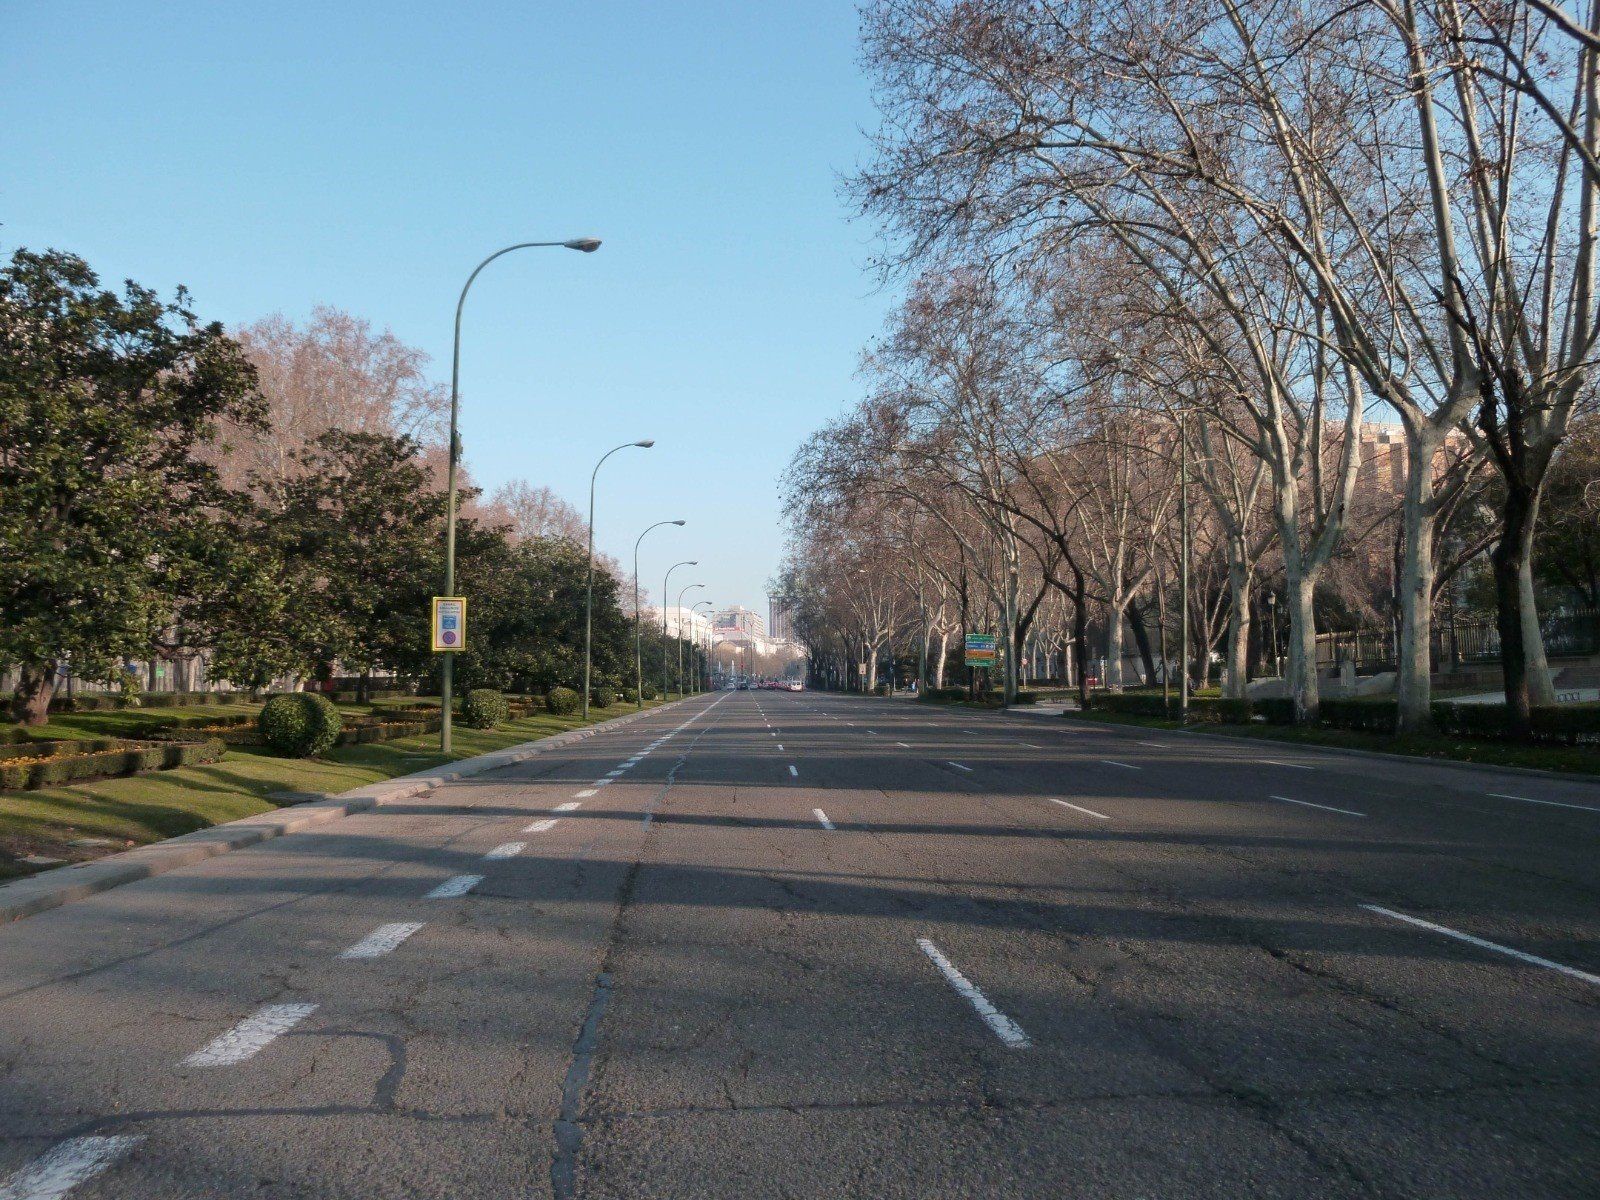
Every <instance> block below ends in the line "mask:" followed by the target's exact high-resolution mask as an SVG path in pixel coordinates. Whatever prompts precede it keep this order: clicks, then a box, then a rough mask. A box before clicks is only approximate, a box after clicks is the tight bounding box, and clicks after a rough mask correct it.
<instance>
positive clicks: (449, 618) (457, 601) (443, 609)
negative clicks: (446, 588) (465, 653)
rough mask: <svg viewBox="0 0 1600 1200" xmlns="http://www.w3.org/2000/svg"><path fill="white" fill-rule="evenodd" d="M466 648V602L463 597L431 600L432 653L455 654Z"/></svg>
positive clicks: (440, 597) (436, 597) (437, 597)
mask: <svg viewBox="0 0 1600 1200" xmlns="http://www.w3.org/2000/svg"><path fill="white" fill-rule="evenodd" d="M466 648H467V601H466V597H464V596H435V597H434V598H433V652H434V653H435V654H456V653H459V652H460V651H462V650H465V649H466Z"/></svg>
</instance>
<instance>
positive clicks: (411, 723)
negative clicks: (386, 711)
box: [335, 714, 442, 746]
mask: <svg viewBox="0 0 1600 1200" xmlns="http://www.w3.org/2000/svg"><path fill="white" fill-rule="evenodd" d="M441 723H442V722H441V721H440V720H439V717H438V716H437V714H436V715H434V716H432V717H429V718H427V719H425V720H421V721H417V720H405V721H357V722H351V723H350V724H347V725H346V726H345V727H344V728H343V729H341V730H340V731H339V740H338V741H337V742H336V743H335V744H336V745H340V746H364V745H367V744H368V743H369V742H392V741H394V740H395V739H396V738H404V737H420V736H421V735H423V734H425V733H438V732H439V726H440V725H441Z"/></svg>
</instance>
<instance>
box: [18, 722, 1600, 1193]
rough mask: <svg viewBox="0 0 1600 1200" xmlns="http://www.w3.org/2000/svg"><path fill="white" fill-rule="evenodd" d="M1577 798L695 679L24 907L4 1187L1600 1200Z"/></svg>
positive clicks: (1339, 760)
mask: <svg viewBox="0 0 1600 1200" xmlns="http://www.w3.org/2000/svg"><path fill="white" fill-rule="evenodd" d="M1597 899H1600V787H1593V786H1589V785H1584V784H1577V783H1563V782H1556V781H1551V780H1546V779H1540V778H1533V777H1529V776H1518V775H1512V774H1497V773H1489V772H1482V771H1467V770H1460V769H1455V768H1450V767H1444V766H1435V765H1431V764H1421V763H1419V764H1414V765H1413V764H1405V763H1395V762H1387V761H1381V760H1375V759H1366V758H1359V757H1351V756H1343V755H1333V754H1321V753H1317V752H1313V751H1307V750H1302V749H1298V748H1291V747H1280V746H1276V745H1272V744H1268V743H1246V742H1233V741H1226V740H1222V739H1213V738H1203V737H1195V736H1185V735H1181V734H1165V733H1152V732H1150V731H1145V730H1128V729H1117V728H1106V727H1100V726H1093V725H1087V724H1079V723H1074V722H1071V721H1068V720H1063V719H1060V718H1047V717H1040V716H1033V715H1020V714H1016V715H1002V714H987V713H972V712H964V711H960V712H950V711H943V710H937V709H933V710H930V709H929V708H926V707H923V706H918V705H914V704H910V703H906V702H903V701H897V700H873V699H861V698H845V697H837V696H826V695H819V694H813V693H805V694H789V693H778V692H755V693H735V694H726V695H723V696H720V697H718V696H709V697H703V698H700V699H697V700H692V701H690V702H687V703H685V704H681V705H677V706H674V707H672V708H669V709H664V710H661V711H658V712H655V713H652V714H650V715H649V716H648V717H647V718H645V719H643V720H641V721H638V722H636V723H632V724H628V725H624V726H621V727H619V728H616V729H614V730H611V731H609V732H605V733H602V734H600V735H598V736H596V737H594V738H591V739H589V740H588V741H585V742H581V743H576V744H574V745H573V746H571V747H568V748H564V749H562V750H560V751H557V752H553V753H551V754H549V755H546V756H542V757H539V758H535V759H532V760H530V761H528V762H525V763H522V764H520V765H518V766H515V767H512V768H508V769H505V770H502V771H499V772H496V773H493V774H490V775H485V776H480V777H478V778H475V779H472V780H468V781H463V782H459V783H455V784H451V785H447V786H443V787H440V788H438V789H436V790H434V791H432V792H430V793H429V794H427V795H425V796H421V797H417V798H415V799H413V800H410V801H405V802H401V803H396V804H394V805H391V806H387V807H384V808H382V809H380V810H377V811H374V812H371V813H367V814H363V815H359V816H353V817H349V818H346V819H344V820H341V821H338V822H335V823H331V824H328V825H325V826H322V827H320V828H318V829H317V830H316V831H315V832H309V833H303V834H297V835H294V836H291V837H286V838H282V839H279V840H277V841H273V842H269V843H265V844H263V845H260V846H257V847H254V848H251V849H247V850H242V851H238V852H235V853H232V854H227V855H224V856H221V857H219V858H216V859H213V860H210V861H208V862H206V863H204V864H202V865H199V866H195V867H191V868H186V869H183V870H179V871H175V872H172V873H170V874H167V875H163V876H160V877H158V878H154V879H150V880H146V881H144V882H141V883H136V884H131V885H128V886H125V887H121V888H118V889H115V890H113V891H110V892H107V893H104V894H102V895H100V896H97V897H94V898H91V899H88V900H84V901H81V902H78V903H73V904H69V905H66V906H64V907H62V908H59V909H55V910H53V911H50V912H46V913H43V914H40V915H38V916H35V917H32V918H30V919H27V920H24V921H20V922H17V923H15V924H13V925H10V926H6V927H3V928H0V1200H40V1198H45V1197H51V1198H54V1197H63V1196H69V1195H70V1196H71V1197H72V1198H73V1200H93V1198H100V1197H118V1198H128V1200H135V1198H138V1200H142V1198H146V1197H148V1198H150V1200H155V1198H157V1197H160V1198H165V1200H172V1198H175V1197H199V1196H239V1197H252V1198H257V1197H259V1198H269V1197H288V1196H296V1197H311V1196H315V1197H352V1198H354V1197H360V1198H361V1200H375V1198H379V1197H454V1198H460V1197H524V1196H535V1197H543V1196H554V1197H560V1198H566V1197H589V1198H600V1197H608V1198H610V1197H615V1198H619V1200H620V1198H624V1197H626V1198H628V1200H638V1198H643V1197H693V1198H695V1200H710V1198H720V1197H726V1198H729V1200H734V1198H738V1200H746V1198H750V1197H894V1198H901V1197H903V1198H907V1200H911V1198H918V1200H922V1198H927V1197H957V1196H960V1197H986V1198H987V1197H1118V1198H1127V1200H1135V1198H1149V1200H1157V1198H1164V1197H1228V1198H1230V1200H1236V1198H1239V1197H1294V1198H1296V1200H1305V1198H1308V1197H1316V1198H1323V1197H1395V1198H1400V1197H1405V1198H1412V1197H1451V1198H1460V1197H1539V1198H1549V1197H1589V1198H1592V1197H1594V1196H1596V1195H1600V1054H1597V1051H1600V908H1597Z"/></svg>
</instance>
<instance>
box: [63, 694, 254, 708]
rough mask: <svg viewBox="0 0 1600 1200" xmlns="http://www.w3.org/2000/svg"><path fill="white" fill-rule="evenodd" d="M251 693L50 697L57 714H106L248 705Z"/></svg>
mask: <svg viewBox="0 0 1600 1200" xmlns="http://www.w3.org/2000/svg"><path fill="white" fill-rule="evenodd" d="M249 700H250V694H249V693H248V692H131V693H123V692H90V693H85V694H83V695H78V696H52V697H50V711H51V712H53V713H77V712H105V711H109V710H112V709H119V708H187V707H191V706H198V705H204V704H246V703H248V702H249Z"/></svg>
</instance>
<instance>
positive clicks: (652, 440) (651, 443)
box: [634, 438, 656, 450]
mask: <svg viewBox="0 0 1600 1200" xmlns="http://www.w3.org/2000/svg"><path fill="white" fill-rule="evenodd" d="M655 444H656V440H655V438H649V439H648V440H646V441H643V442H635V443H634V445H635V446H641V447H643V448H644V449H646V450H648V449H650V447H651V446H654V445H655Z"/></svg>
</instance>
